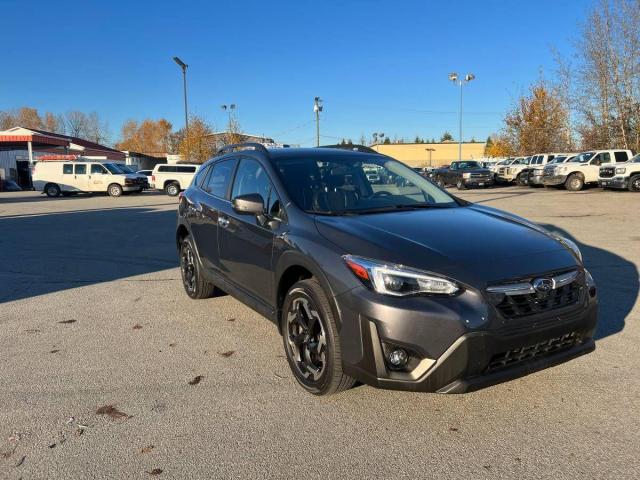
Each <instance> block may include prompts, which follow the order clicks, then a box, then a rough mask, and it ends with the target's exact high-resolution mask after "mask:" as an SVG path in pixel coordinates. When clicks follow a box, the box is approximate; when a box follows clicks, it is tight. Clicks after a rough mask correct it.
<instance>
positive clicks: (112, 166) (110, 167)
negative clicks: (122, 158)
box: [102, 163, 124, 174]
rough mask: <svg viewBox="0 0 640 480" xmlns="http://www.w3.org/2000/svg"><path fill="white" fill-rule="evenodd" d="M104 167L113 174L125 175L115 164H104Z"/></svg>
mask: <svg viewBox="0 0 640 480" xmlns="http://www.w3.org/2000/svg"><path fill="white" fill-rule="evenodd" d="M102 166H103V167H104V168H106V169H107V170H109V171H110V172H111V173H113V174H118V173H124V172H123V171H122V170H120V168H118V167H117V166H116V165H115V164H114V163H103V164H102Z"/></svg>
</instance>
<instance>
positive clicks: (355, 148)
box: [320, 143, 384, 156]
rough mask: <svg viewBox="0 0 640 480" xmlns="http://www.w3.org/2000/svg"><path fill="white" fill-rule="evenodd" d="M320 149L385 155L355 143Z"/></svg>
mask: <svg viewBox="0 0 640 480" xmlns="http://www.w3.org/2000/svg"><path fill="white" fill-rule="evenodd" d="M320 148H339V149H340V150H350V151H352V152H361V153H375V154H377V155H383V156H384V154H382V153H380V152H378V151H377V150H374V149H373V148H371V147H367V146H365V145H358V144H355V143H346V144H340V143H338V144H336V145H322V146H321V147H320Z"/></svg>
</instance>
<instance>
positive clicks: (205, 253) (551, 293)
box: [175, 144, 597, 395]
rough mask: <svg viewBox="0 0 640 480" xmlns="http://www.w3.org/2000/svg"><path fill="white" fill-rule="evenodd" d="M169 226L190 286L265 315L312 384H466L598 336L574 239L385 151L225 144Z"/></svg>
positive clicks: (321, 388) (465, 387) (517, 370)
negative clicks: (450, 186)
mask: <svg viewBox="0 0 640 480" xmlns="http://www.w3.org/2000/svg"><path fill="white" fill-rule="evenodd" d="M363 166H364V168H363ZM372 166H374V167H375V168H377V170H378V171H379V172H380V174H381V175H383V176H386V177H388V178H395V179H400V180H401V181H397V182H393V183H391V184H385V183H374V182H372V181H371V179H370V178H369V177H368V175H367V171H365V169H367V170H368V169H371V168H372ZM175 240H176V246H177V249H178V253H179V258H180V267H181V275H182V280H183V285H184V289H185V291H186V292H187V294H188V295H189V296H190V297H191V298H194V299H202V298H207V297H210V296H212V295H213V294H214V292H215V291H216V289H220V290H222V291H224V292H226V293H229V294H231V295H232V296H234V297H235V298H237V299H238V300H240V301H241V302H243V303H245V304H246V305H248V306H250V307H251V308H253V309H254V310H256V311H257V312H259V313H260V314H262V315H263V316H265V317H266V318H268V319H269V320H271V321H272V322H273V323H275V324H276V326H277V328H278V330H279V332H280V333H281V335H282V339H283V346H284V351H285V354H286V357H287V359H288V362H289V365H290V367H291V370H292V372H293V374H294V377H295V379H296V380H297V382H298V383H299V384H300V385H301V386H302V387H303V388H305V389H306V390H307V391H308V392H310V393H313V394H316V395H326V394H331V393H335V392H338V391H341V390H344V389H347V388H349V387H351V386H352V385H353V384H354V382H355V381H360V382H364V383H367V384H369V385H373V386H376V387H382V388H393V389H404V390H414V391H428V392H446V393H461V392H466V391H469V390H473V389H476V388H479V387H481V386H485V385H489V384H492V383H496V382H500V381H504V380H507V379H510V378H514V377H517V376H520V375H524V374H527V373H530V372H532V371H535V370H537V369H541V368H544V367H547V366H550V365H553V364H556V363H559V362H562V361H565V360H568V359H570V358H573V357H575V356H577V355H581V354H584V353H587V352H590V351H592V350H593V349H594V340H593V333H594V330H595V327H596V320H597V295H596V286H595V284H594V281H593V279H592V277H591V275H590V274H589V272H588V271H587V270H586V269H585V268H584V265H583V263H582V258H581V254H580V251H579V249H578V247H577V246H576V245H575V243H573V242H572V241H571V240H569V239H566V238H562V237H559V236H556V235H554V234H551V233H549V232H548V231H545V230H544V229H542V228H541V227H539V226H537V225H535V224H533V223H531V222H528V221H526V220H524V219H522V218H519V217H516V216H514V215H511V214H509V213H506V212H501V211H499V210H495V209H493V208H489V207H485V206H481V205H474V204H471V203H469V202H466V201H463V200H461V199H458V198H456V197H454V196H452V195H450V194H449V193H447V192H446V191H444V190H443V189H441V188H440V187H438V186H437V185H435V184H433V183H432V182H431V181H429V180H427V179H425V178H423V177H422V176H420V175H419V174H418V173H416V172H415V171H413V170H412V169H411V168H409V167H407V166H405V165H404V164H402V163H400V162H398V161H396V160H394V159H392V158H390V157H388V156H384V155H380V154H375V153H363V152H357V151H349V150H340V149H329V148H311V149H299V148H295V149H294V148H283V149H266V148H264V147H263V146H262V145H259V144H241V145H234V146H230V147H227V148H225V149H223V150H222V151H221V152H219V155H218V156H216V157H215V158H213V159H211V160H209V161H208V162H207V163H205V164H204V165H203V166H202V168H201V169H200V170H199V172H198V174H197V175H196V177H195V178H194V181H193V182H192V184H191V186H190V187H189V188H188V189H187V190H186V191H185V192H184V193H183V194H182V195H181V196H180V202H179V207H178V225H177V231H176V238H175ZM513 245H518V249H517V250H515V251H514V250H513V248H512V247H513ZM506 251H509V252H511V254H510V255H509V256H505V255H504V253H503V252H506Z"/></svg>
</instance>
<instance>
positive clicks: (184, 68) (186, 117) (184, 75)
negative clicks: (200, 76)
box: [173, 57, 189, 137]
mask: <svg viewBox="0 0 640 480" xmlns="http://www.w3.org/2000/svg"><path fill="white" fill-rule="evenodd" d="M173 61H174V62H176V63H177V64H178V66H179V67H180V68H181V69H182V82H183V84H184V131H185V134H186V135H187V137H188V136H189V109H188V108H187V67H188V66H189V65H187V64H186V63H184V62H183V61H182V60H180V59H179V58H178V57H173Z"/></svg>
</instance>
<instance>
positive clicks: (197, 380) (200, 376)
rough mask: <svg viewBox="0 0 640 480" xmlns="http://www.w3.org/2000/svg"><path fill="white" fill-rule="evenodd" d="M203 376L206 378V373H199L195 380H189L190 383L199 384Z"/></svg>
mask: <svg viewBox="0 0 640 480" xmlns="http://www.w3.org/2000/svg"><path fill="white" fill-rule="evenodd" d="M203 378H204V375H198V376H197V377H195V378H194V379H193V380H191V381H190V382H189V385H197V384H199V383H200V382H201V381H202V379H203Z"/></svg>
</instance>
